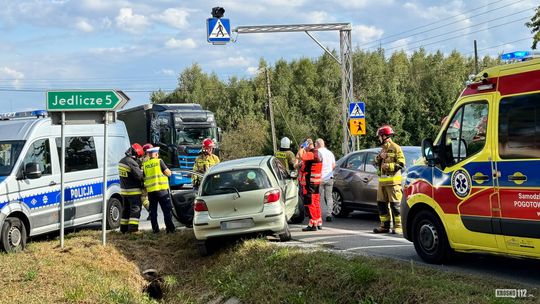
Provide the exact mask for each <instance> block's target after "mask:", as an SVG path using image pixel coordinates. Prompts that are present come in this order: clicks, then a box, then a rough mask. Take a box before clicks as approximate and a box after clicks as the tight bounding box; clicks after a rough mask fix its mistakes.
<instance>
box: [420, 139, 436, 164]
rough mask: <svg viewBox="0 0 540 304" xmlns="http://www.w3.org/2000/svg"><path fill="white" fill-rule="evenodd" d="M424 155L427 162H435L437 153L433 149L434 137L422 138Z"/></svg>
mask: <svg viewBox="0 0 540 304" xmlns="http://www.w3.org/2000/svg"><path fill="white" fill-rule="evenodd" d="M422 156H423V157H424V158H425V159H426V161H427V163H428V164H430V165H432V164H434V163H435V153H434V151H433V139H431V138H425V139H424V140H422Z"/></svg>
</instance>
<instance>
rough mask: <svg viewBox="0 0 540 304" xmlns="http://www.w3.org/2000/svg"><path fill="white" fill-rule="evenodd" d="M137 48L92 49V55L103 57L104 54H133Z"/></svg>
mask: <svg viewBox="0 0 540 304" xmlns="http://www.w3.org/2000/svg"><path fill="white" fill-rule="evenodd" d="M136 49H137V48H136V47H134V46H129V47H126V46H121V47H110V48H92V49H90V53H92V54H96V55H103V54H126V53H128V52H133V51H135V50H136Z"/></svg>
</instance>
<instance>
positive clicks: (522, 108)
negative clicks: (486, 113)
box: [499, 93, 540, 159]
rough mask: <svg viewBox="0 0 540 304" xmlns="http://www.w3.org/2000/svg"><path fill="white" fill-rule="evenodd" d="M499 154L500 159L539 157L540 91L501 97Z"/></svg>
mask: <svg viewBox="0 0 540 304" xmlns="http://www.w3.org/2000/svg"><path fill="white" fill-rule="evenodd" d="M499 155H500V157H501V158H502V159H517V158H520V159H527V158H540V94H538V93H536V94H528V95H520V96H513V97H507V98H503V99H501V102H500V106H499Z"/></svg>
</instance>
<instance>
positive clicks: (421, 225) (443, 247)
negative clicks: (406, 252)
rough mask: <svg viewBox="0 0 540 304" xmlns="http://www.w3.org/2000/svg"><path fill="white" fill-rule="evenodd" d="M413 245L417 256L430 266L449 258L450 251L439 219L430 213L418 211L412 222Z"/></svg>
mask: <svg viewBox="0 0 540 304" xmlns="http://www.w3.org/2000/svg"><path fill="white" fill-rule="evenodd" d="M413 243H414V249H415V250H416V252H417V253H418V255H419V256H420V257H421V258H422V259H423V260H424V261H426V262H428V263H431V264H441V263H443V262H446V261H448V260H449V258H450V254H451V252H452V249H451V248H450V245H449V244H448V237H447V236H446V232H445V231H444V226H443V225H442V223H441V221H440V220H439V218H438V217H437V216H436V215H435V214H434V213H433V212H431V211H428V210H423V211H420V212H419V213H418V214H417V215H416V216H415V217H414V220H413Z"/></svg>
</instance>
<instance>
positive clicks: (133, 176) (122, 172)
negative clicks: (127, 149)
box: [118, 156, 143, 195]
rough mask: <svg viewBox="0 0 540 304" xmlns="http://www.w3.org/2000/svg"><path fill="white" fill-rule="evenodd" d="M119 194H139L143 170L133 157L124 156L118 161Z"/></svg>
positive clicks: (140, 192)
mask: <svg viewBox="0 0 540 304" xmlns="http://www.w3.org/2000/svg"><path fill="white" fill-rule="evenodd" d="M118 175H119V176H120V194H121V195H141V194H142V182H143V172H142V170H141V168H140V167H139V164H138V163H137V161H136V160H135V159H133V157H131V156H125V157H124V158H122V159H121V160H120V161H119V162H118Z"/></svg>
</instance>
